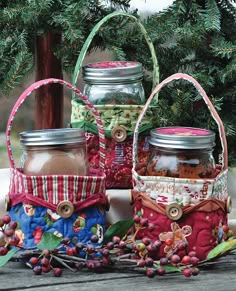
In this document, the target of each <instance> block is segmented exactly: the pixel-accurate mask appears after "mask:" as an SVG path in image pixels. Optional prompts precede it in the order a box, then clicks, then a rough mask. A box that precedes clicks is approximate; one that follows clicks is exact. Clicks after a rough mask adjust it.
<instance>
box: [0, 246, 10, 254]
mask: <svg viewBox="0 0 236 291" xmlns="http://www.w3.org/2000/svg"><path fill="white" fill-rule="evenodd" d="M7 253H8V249H7V248H6V247H0V256H5V255H6V254H7Z"/></svg>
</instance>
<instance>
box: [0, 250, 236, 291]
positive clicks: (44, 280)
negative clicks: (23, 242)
mask: <svg viewBox="0 0 236 291" xmlns="http://www.w3.org/2000/svg"><path fill="white" fill-rule="evenodd" d="M0 280H1V281H0V290H17V291H18V290H27V291H29V290H39V291H41V290H46V291H47V290H50V291H53V290H68V291H74V290H76V291H78V290H79V291H83V290H87V291H94V290H103V291H106V290H107V291H108V290H109V291H110V290H112V291H116V290H117V291H118V290H119V291H122V290H128V291H137V290H142V291H146V290H158V291H162V290H163V291H172V290H173V291H178V290H181V291H188V290H194V291H195V290H204V291H207V290H209V291H212V290H214V291H230V290H234V291H235V290H236V254H232V255H228V256H226V257H223V258H221V259H219V260H218V261H217V263H215V264H213V265H211V266H208V267H204V269H202V268H201V270H200V274H199V275H198V276H192V277H190V278H185V277H184V276H183V275H182V274H179V273H178V274H177V273H175V274H166V275H164V276H156V277H154V278H147V277H146V276H144V275H143V274H141V273H134V272H130V273H128V272H122V270H121V271H119V272H118V271H116V272H114V271H109V272H105V273H100V274H99V273H94V272H92V271H86V270H84V271H78V272H75V273H73V272H71V271H69V270H68V269H63V275H62V277H54V276H53V274H52V273H51V272H50V273H47V274H42V275H35V274H34V273H33V271H32V270H31V269H29V268H28V267H26V266H25V265H24V264H23V263H19V262H9V263H8V264H7V265H5V266H4V267H2V268H1V269H0Z"/></svg>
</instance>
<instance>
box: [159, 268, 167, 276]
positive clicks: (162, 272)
mask: <svg viewBox="0 0 236 291" xmlns="http://www.w3.org/2000/svg"><path fill="white" fill-rule="evenodd" d="M165 272H166V271H165V269H164V268H158V269H157V274H158V275H159V276H163V275H165Z"/></svg>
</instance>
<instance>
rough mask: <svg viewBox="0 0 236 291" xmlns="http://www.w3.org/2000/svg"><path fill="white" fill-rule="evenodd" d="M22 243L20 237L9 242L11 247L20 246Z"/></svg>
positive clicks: (14, 237) (15, 237)
mask: <svg viewBox="0 0 236 291" xmlns="http://www.w3.org/2000/svg"><path fill="white" fill-rule="evenodd" d="M19 242H20V239H19V237H18V236H16V235H15V236H13V237H12V238H11V240H10V241H9V244H10V245H11V246H15V247H16V246H17V245H18V243H19Z"/></svg>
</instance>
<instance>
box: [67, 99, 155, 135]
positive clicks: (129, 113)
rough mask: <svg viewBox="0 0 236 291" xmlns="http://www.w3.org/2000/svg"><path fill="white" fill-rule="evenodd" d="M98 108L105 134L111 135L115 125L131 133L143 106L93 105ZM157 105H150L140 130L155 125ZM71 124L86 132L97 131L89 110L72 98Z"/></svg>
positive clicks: (142, 130)
mask: <svg viewBox="0 0 236 291" xmlns="http://www.w3.org/2000/svg"><path fill="white" fill-rule="evenodd" d="M95 108H96V109H97V110H98V112H99V114H100V117H101V120H102V122H103V127H104V129H105V133H106V136H108V137H110V136H111V130H112V129H113V128H114V127H116V126H120V125H121V126H122V127H123V128H125V129H126V131H127V134H128V136H132V135H133V131H134V127H135V124H136V121H137V119H138V116H139V114H140V112H141V110H142V108H143V106H141V105H108V104H106V105H95ZM157 120H158V116H157V107H155V106H150V107H149V109H148V111H147V113H146V115H145V116H144V118H143V120H142V125H141V127H140V132H144V131H146V130H149V129H151V128H154V127H155V123H157ZM71 126H72V127H77V128H84V129H85V130H86V131H88V132H92V133H97V126H96V123H95V119H94V117H93V115H92V113H91V110H89V109H88V108H87V106H86V105H82V104H79V103H78V102H77V101H76V100H75V99H72V113H71Z"/></svg>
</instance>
